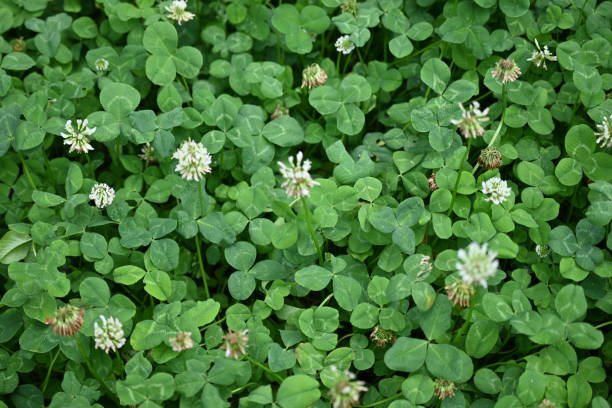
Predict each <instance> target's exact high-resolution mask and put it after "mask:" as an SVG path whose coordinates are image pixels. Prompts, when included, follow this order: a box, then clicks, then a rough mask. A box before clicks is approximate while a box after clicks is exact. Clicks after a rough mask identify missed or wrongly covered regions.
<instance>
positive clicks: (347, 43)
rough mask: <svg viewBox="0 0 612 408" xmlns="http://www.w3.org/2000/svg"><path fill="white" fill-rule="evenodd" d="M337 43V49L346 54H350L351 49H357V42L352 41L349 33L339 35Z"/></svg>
mask: <svg viewBox="0 0 612 408" xmlns="http://www.w3.org/2000/svg"><path fill="white" fill-rule="evenodd" d="M335 45H336V50H337V51H338V52H341V53H343V54H344V55H348V54H350V53H351V51H353V50H354V49H355V44H354V43H353V42H352V41H351V37H350V36H349V35H343V36H341V37H338V39H337V40H336V44H335Z"/></svg>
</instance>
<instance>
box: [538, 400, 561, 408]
mask: <svg viewBox="0 0 612 408" xmlns="http://www.w3.org/2000/svg"><path fill="white" fill-rule="evenodd" d="M538 408H557V405H556V404H555V403H554V402H552V401H551V400H549V399H543V400H542V402H540V403H539V404H538Z"/></svg>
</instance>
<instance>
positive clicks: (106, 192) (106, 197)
mask: <svg viewBox="0 0 612 408" xmlns="http://www.w3.org/2000/svg"><path fill="white" fill-rule="evenodd" d="M89 199H90V200H94V202H95V204H96V207H98V208H104V207H106V206H109V205H111V204H112V202H113V200H114V199H115V190H113V188H112V187H109V186H108V184H104V183H99V184H96V185H94V186H93V187H92V188H91V192H90V193H89Z"/></svg>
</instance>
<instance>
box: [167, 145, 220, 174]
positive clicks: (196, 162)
mask: <svg viewBox="0 0 612 408" xmlns="http://www.w3.org/2000/svg"><path fill="white" fill-rule="evenodd" d="M172 158H173V159H177V160H178V164H177V165H176V168H175V171H177V172H178V173H180V174H181V177H183V178H184V179H185V180H195V181H200V179H201V178H202V177H203V176H204V174H206V173H210V172H211V171H212V169H211V168H210V164H211V163H212V156H211V155H210V154H209V153H208V150H207V149H206V148H205V147H204V145H203V144H202V143H199V142H194V141H193V140H191V139H188V140H185V141H184V142H183V143H181V146H180V147H179V148H178V149H177V150H176V152H174V154H173V155H172Z"/></svg>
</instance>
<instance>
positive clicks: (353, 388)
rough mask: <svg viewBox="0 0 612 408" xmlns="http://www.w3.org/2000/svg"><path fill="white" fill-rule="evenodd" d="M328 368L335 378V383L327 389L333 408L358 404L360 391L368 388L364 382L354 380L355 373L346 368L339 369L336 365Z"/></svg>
mask: <svg viewBox="0 0 612 408" xmlns="http://www.w3.org/2000/svg"><path fill="white" fill-rule="evenodd" d="M330 369H331V370H332V372H333V373H334V374H335V375H336V378H337V380H336V384H335V385H334V386H333V387H332V388H331V389H330V391H329V396H330V397H331V400H332V404H333V405H332V406H333V408H351V407H354V406H355V405H357V404H359V399H360V397H361V393H362V392H365V391H367V390H368V387H366V386H365V382H363V381H359V380H355V374H353V373H351V372H350V371H348V370H345V371H339V370H338V368H337V367H336V366H331V367H330Z"/></svg>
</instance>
